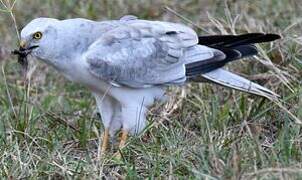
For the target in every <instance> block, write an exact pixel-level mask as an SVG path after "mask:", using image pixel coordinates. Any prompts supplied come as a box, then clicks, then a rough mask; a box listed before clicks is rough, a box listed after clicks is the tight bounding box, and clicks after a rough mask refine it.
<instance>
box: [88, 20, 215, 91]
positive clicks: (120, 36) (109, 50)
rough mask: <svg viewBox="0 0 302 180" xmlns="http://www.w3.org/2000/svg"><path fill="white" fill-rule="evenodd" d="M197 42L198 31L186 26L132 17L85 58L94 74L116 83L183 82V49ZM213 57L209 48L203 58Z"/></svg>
mask: <svg viewBox="0 0 302 180" xmlns="http://www.w3.org/2000/svg"><path fill="white" fill-rule="evenodd" d="M197 43H198V37H197V35H196V33H195V32H194V31H193V30H192V29H190V28H188V27H186V26H183V25H179V24H174V23H168V22H157V21H144V20H137V19H135V18H130V19H129V20H128V19H126V20H125V19H123V20H121V21H120V25H119V26H118V27H117V28H115V29H113V30H110V31H108V32H106V33H105V34H103V35H102V36H101V37H100V38H99V39H98V40H97V41H96V42H94V43H93V44H92V45H91V46H90V47H89V49H88V51H87V52H86V53H85V55H84V58H85V60H86V61H87V62H88V64H89V71H90V72H91V73H92V74H93V75H94V76H96V77H98V78H101V79H103V80H105V81H109V82H111V83H112V84H114V85H123V86H128V87H133V88H142V87H149V86H153V85H161V84H180V83H183V82H185V81H186V75H185V66H184V61H185V60H186V59H185V58H182V57H183V55H184V52H185V50H186V49H187V48H190V47H193V46H195V45H196V44H197ZM212 56H213V53H212V52H211V49H207V50H206V51H204V54H203V57H202V58H211V57H212ZM199 60H201V59H199Z"/></svg>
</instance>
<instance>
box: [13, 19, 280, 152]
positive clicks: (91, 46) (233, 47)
mask: <svg viewBox="0 0 302 180" xmlns="http://www.w3.org/2000/svg"><path fill="white" fill-rule="evenodd" d="M279 38H280V36H279V35H276V34H263V33H249V34H243V35H214V36H198V35H197V34H196V32H195V31H194V30H192V29H191V28H190V27H187V26H185V25H182V24H176V23H171V22H162V21H148V20H142V19H138V18H137V17H135V16H129V15H128V16H124V17H122V18H121V19H119V20H110V21H102V22H97V21H91V20H87V19H67V20H57V19H52V18H37V19H34V20H32V21H31V22H30V23H29V24H27V25H26V26H25V27H24V28H23V29H22V31H21V42H20V49H19V50H16V51H15V52H14V53H16V54H18V55H19V61H20V62H21V63H23V64H27V62H26V61H27V59H26V57H27V55H28V54H31V55H33V56H34V57H36V58H38V59H40V60H42V61H44V62H45V63H47V64H49V65H51V66H53V67H54V68H55V69H56V70H58V71H59V72H60V73H62V74H63V75H64V76H65V77H66V78H67V79H69V80H71V81H74V82H77V83H81V84H83V85H85V86H86V87H88V88H89V89H90V90H91V91H92V93H93V94H94V96H95V98H96V104H97V107H98V109H99V111H100V113H101V116H102V122H103V125H104V127H105V131H104V133H103V140H102V147H101V152H104V151H105V150H106V148H107V144H108V139H109V136H110V135H113V134H114V133H115V132H116V131H117V130H119V129H121V128H122V138H121V141H120V146H119V147H123V146H124V145H125V141H126V139H127V135H128V133H131V134H135V133H137V132H140V131H141V130H142V129H143V128H144V127H145V124H146V111H147V108H148V107H149V106H150V105H152V104H153V103H154V101H155V100H157V99H158V100H160V99H162V98H163V96H164V93H165V88H166V87H167V86H169V85H183V84H184V83H186V82H190V81H191V80H194V79H195V78H196V77H199V79H201V78H202V79H203V80H202V81H209V82H214V83H216V84H219V85H222V86H227V87H230V88H233V89H237V90H241V91H244V92H248V93H251V94H256V95H260V96H264V97H266V98H268V99H275V98H276V97H277V96H278V95H277V94H275V93H274V92H272V91H270V90H268V89H266V88H264V87H262V86H260V85H258V84H255V83H253V82H251V81H249V80H247V79H245V78H243V77H240V76H238V75H236V74H233V73H231V72H229V71H226V70H224V69H222V67H223V66H224V65H225V64H227V63H228V62H231V61H234V60H237V59H241V58H244V57H247V56H252V55H256V54H257V49H256V47H255V46H254V45H253V44H255V43H262V42H269V41H274V40H276V39H279ZM195 81H196V79H195Z"/></svg>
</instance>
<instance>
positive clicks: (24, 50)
mask: <svg viewBox="0 0 302 180" xmlns="http://www.w3.org/2000/svg"><path fill="white" fill-rule="evenodd" d="M19 45H20V47H19V49H15V50H13V51H12V54H14V55H18V62H19V63H20V64H21V65H22V67H23V68H24V69H27V66H28V61H27V56H28V55H29V54H30V53H31V52H32V50H33V49H35V48H37V47H39V46H31V47H28V46H27V43H26V41H24V40H21V41H20V44H19Z"/></svg>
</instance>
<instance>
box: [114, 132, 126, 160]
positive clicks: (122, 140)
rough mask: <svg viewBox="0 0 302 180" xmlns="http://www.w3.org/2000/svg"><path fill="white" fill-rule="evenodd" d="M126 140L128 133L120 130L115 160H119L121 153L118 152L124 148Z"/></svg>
mask: <svg viewBox="0 0 302 180" xmlns="http://www.w3.org/2000/svg"><path fill="white" fill-rule="evenodd" d="M127 138H128V131H125V130H122V136H121V141H120V144H119V151H118V152H117V153H115V157H116V158H117V159H120V158H121V152H120V150H121V149H123V148H124V147H125V144H126V141H127Z"/></svg>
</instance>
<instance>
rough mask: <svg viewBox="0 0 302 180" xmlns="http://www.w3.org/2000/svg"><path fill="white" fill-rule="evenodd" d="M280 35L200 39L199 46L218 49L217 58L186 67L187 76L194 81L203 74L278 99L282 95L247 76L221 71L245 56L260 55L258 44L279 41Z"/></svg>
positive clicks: (241, 89) (218, 36)
mask: <svg viewBox="0 0 302 180" xmlns="http://www.w3.org/2000/svg"><path fill="white" fill-rule="evenodd" d="M279 38H280V36H279V35H276V34H263V33H249V34H242V35H214V36H200V37H199V44H200V45H203V46H207V47H209V48H212V49H214V50H215V52H214V57H213V58H210V59H206V60H204V59H203V60H200V61H194V62H192V63H189V64H186V75H187V77H188V78H189V79H190V78H191V79H192V78H195V77H196V76H199V75H201V76H202V77H203V78H205V79H206V80H209V81H211V82H214V83H217V84H219V85H222V86H226V87H230V88H233V89H237V90H240V91H244V92H247V93H251V94H256V95H260V96H264V97H266V98H268V99H271V100H273V99H276V98H277V97H278V95H277V94H276V93H274V92H272V91H270V90H268V89H266V88H264V87H262V86H260V85H258V84H256V83H253V82H251V81H249V80H248V79H245V78H243V77H240V76H238V75H236V74H233V73H231V72H229V71H226V70H223V69H221V67H223V66H224V65H226V64H227V63H229V62H231V61H234V60H238V59H241V58H244V57H248V56H253V55H257V54H258V51H257V48H256V47H255V45H254V44H256V43H263V42H270V41H274V40H276V39H279Z"/></svg>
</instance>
